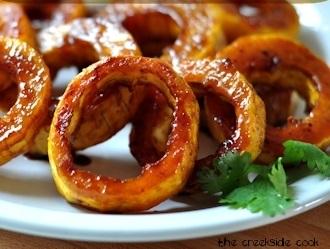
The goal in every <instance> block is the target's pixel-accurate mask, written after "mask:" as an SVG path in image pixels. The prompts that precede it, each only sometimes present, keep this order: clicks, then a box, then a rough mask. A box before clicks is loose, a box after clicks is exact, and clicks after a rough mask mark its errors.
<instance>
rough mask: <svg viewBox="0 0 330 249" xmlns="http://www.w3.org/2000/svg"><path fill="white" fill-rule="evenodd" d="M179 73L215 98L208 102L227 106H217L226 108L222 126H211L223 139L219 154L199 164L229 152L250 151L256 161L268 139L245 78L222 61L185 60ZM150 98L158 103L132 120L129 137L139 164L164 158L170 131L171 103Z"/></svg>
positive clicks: (254, 95) (258, 106)
mask: <svg viewBox="0 0 330 249" xmlns="http://www.w3.org/2000/svg"><path fill="white" fill-rule="evenodd" d="M177 70H178V72H179V74H180V75H182V77H183V78H184V79H185V80H186V81H187V82H188V84H189V85H190V87H191V88H192V89H198V94H199V95H200V96H204V98H205V96H209V97H212V98H209V100H213V98H216V100H217V102H216V104H218V103H219V101H218V99H219V100H220V101H221V102H220V103H221V104H223V103H224V104H223V105H222V106H216V107H215V108H216V110H219V109H221V108H223V110H222V112H220V113H221V114H226V116H225V117H219V120H220V118H222V119H223V123H222V124H221V126H220V127H218V126H214V127H210V129H211V130H210V131H211V132H216V133H217V134H218V133H221V135H223V139H221V140H220V139H219V140H218V141H219V143H220V145H219V148H218V150H217V151H216V153H214V154H213V155H210V156H208V157H207V158H204V159H202V160H200V161H199V162H197V165H199V166H209V165H210V164H211V163H212V161H213V159H214V158H215V157H217V156H220V155H222V154H224V153H226V152H228V151H238V152H249V153H251V156H252V158H253V159H254V158H256V157H257V156H258V155H259V154H260V152H261V149H262V147H263V141H264V137H265V129H266V125H265V107H264V104H263V102H262V100H261V99H260V98H259V96H258V95H257V93H256V92H255V90H254V88H253V87H252V85H251V84H250V83H249V82H248V81H247V80H246V79H245V77H244V76H243V75H242V74H241V73H239V72H238V71H237V70H236V69H235V67H234V66H233V65H232V64H231V62H230V61H226V60H220V59H218V60H207V59H205V60H197V61H189V60H187V61H182V62H181V64H180V68H177ZM195 94H196V93H195ZM149 98H153V99H154V100H155V101H157V102H156V103H157V104H154V105H147V106H146V107H145V109H144V111H141V112H140V113H138V115H137V120H133V125H134V127H133V134H132V135H131V137H130V144H131V151H132V154H133V155H134V157H135V158H136V159H137V161H138V162H153V161H154V160H155V159H157V158H159V156H160V155H163V154H164V153H165V151H164V149H163V148H164V143H165V142H166V139H165V137H166V134H168V132H169V126H168V119H169V112H168V110H167V105H168V104H167V103H166V102H164V99H163V98H161V97H160V96H157V95H156V96H152V95H151V96H150V97H149ZM228 106H229V107H230V108H229V109H228ZM208 108H210V110H207V111H209V112H210V113H212V110H213V106H212V105H208ZM141 110H142V109H141ZM208 117H210V116H208ZM228 117H229V119H230V120H228ZM213 121H214V120H213ZM145 122H148V124H145ZM218 125H219V123H218ZM212 128H213V129H214V130H212ZM224 128H228V130H224ZM132 145H133V146H132Z"/></svg>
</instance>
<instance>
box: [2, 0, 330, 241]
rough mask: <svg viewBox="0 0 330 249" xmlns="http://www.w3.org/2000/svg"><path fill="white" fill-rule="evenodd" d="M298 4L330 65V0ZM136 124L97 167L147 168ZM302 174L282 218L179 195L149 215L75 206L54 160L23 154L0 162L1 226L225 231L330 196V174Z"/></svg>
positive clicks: (50, 231)
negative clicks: (133, 141) (135, 150)
mask: <svg viewBox="0 0 330 249" xmlns="http://www.w3.org/2000/svg"><path fill="white" fill-rule="evenodd" d="M296 7H297V10H298V12H299V15H300V18H301V25H302V31H301V39H302V40H303V42H304V43H305V44H306V45H307V46H309V47H310V48H311V49H312V50H313V51H314V52H315V53H317V54H318V55H319V56H321V57H323V58H324V59H326V60H327V62H328V63H330V36H329V33H330V17H329V14H328V13H329V11H330V3H329V2H323V3H320V4H313V5H310V4H308V5H307V4H301V5H296ZM59 82H61V80H59ZM57 86H59V84H57ZM129 128H130V127H129V126H127V127H125V129H123V130H122V131H121V132H120V133H119V134H117V135H116V136H115V137H114V138H113V139H111V140H110V141H109V142H106V143H104V144H101V145H98V146H95V147H93V148H90V149H88V150H86V151H84V152H82V153H83V154H86V155H89V156H91V157H92V159H93V162H92V165H91V166H88V169H89V170H95V171H97V172H98V173H103V174H109V175H115V176H117V177H127V176H135V175H137V174H138V173H139V170H138V168H136V166H135V162H134V159H133V158H132V156H131V155H130V153H129V150H128V133H129ZM201 143H203V146H202V148H203V149H204V150H205V151H207V150H208V149H209V148H212V147H213V146H214V145H213V144H212V142H211V141H209V140H208V139H207V138H206V137H202V138H201ZM205 151H204V152H205ZM204 152H203V151H202V152H201V153H202V154H203V153H204ZM105 155H106V156H105ZM86 169H87V168H86ZM123 172H125V175H122V173H123ZM299 174H300V175H302V176H301V178H299V180H296V181H293V183H292V186H293V189H294V191H295V192H296V196H297V203H296V206H295V208H294V209H292V210H290V211H288V212H287V214H286V215H282V216H276V217H274V218H269V217H265V216H263V215H261V214H259V213H257V214H252V213H250V212H249V211H247V210H232V209H229V208H228V207H215V206H213V205H214V204H212V203H210V202H209V201H207V200H205V198H204V197H203V196H193V197H176V198H174V199H172V200H168V201H166V202H164V203H162V204H161V205H159V206H157V207H155V208H153V209H152V210H149V211H148V212H147V213H143V214H131V215H113V214H97V213H93V212H90V211H88V210H85V209H83V208H80V207H77V206H73V205H70V204H68V203H67V202H66V201H65V200H64V199H63V198H62V197H61V196H59V194H58V193H57V191H56V189H55V186H54V183H53V180H52V177H51V175H50V168H49V165H48V163H47V162H43V161H33V160H29V159H27V158H25V157H18V158H16V159H14V160H12V161H11V162H9V163H8V164H7V165H5V166H4V167H1V168H0V228H3V229H7V230H12V231H17V232H23V233H27V234H33V235H39V236H47V237H54V238H60V239H75V240H88V241H111V242H133V241H136V242H137V241H163V240H177V239H188V238H198V237H204V236H211V235H218V234H223V233H229V232H234V231H239V230H243V229H248V228H253V227H257V226H261V225H265V224H269V223H273V222H276V221H279V220H282V219H286V218H288V217H291V216H294V215H297V214H299V213H301V212H304V211H306V210H308V209H311V208H313V207H316V206H318V205H320V204H322V203H324V202H326V201H328V200H330V180H327V179H322V178H321V177H320V176H317V175H308V174H304V173H303V172H302V173H301V172H300V173H299Z"/></svg>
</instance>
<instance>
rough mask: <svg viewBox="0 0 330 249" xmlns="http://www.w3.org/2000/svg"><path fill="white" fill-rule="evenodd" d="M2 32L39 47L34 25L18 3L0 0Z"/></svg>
mask: <svg viewBox="0 0 330 249" xmlns="http://www.w3.org/2000/svg"><path fill="white" fill-rule="evenodd" d="M0 34H1V35H3V36H8V37H11V38H17V39H20V40H23V41H25V42H27V43H28V44H29V45H30V46H32V47H34V48H37V47H38V46H37V42H36V36H35V32H34V30H33V28H32V25H31V23H30V21H29V19H28V17H27V16H26V14H25V13H24V10H23V9H22V7H21V6H20V5H18V4H15V3H8V2H2V1H1V2H0Z"/></svg>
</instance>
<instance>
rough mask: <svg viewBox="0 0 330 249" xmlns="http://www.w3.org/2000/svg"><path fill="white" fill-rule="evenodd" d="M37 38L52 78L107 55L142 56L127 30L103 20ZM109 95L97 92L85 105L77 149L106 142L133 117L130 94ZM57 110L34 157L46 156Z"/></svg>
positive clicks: (77, 23)
mask: <svg viewBox="0 0 330 249" xmlns="http://www.w3.org/2000/svg"><path fill="white" fill-rule="evenodd" d="M38 38H39V43H40V44H41V47H40V50H41V53H43V58H44V60H45V62H46V63H47V65H48V66H49V67H50V69H51V72H52V74H53V75H55V74H56V72H57V71H58V70H59V69H61V68H63V67H67V66H71V65H75V66H78V68H83V67H85V66H86V65H89V64H91V63H94V62H96V61H98V60H100V59H101V58H103V57H107V56H116V55H140V50H139V48H138V47H137V45H136V44H135V42H134V40H133V38H132V37H131V35H130V34H129V33H128V32H127V31H125V30H124V29H123V28H122V27H120V26H118V25H116V24H111V23H109V22H108V21H106V20H104V19H100V18H96V19H93V18H85V19H77V20H75V21H73V22H70V23H68V24H62V25H59V26H52V27H50V28H47V29H44V30H42V31H41V32H40V33H39V35H38ZM104 90H105V89H104ZM111 90H112V91H111ZM107 92H108V95H107V96H104V95H105V94H104V92H100V93H97V94H96V96H95V98H94V99H93V100H91V101H90V103H88V104H87V105H86V108H85V110H84V117H83V119H82V121H81V123H80V125H79V128H77V131H76V133H75V134H74V137H75V139H74V140H73V144H74V149H83V148H86V147H89V146H92V145H94V144H97V143H101V142H103V141H105V140H106V139H107V138H108V137H109V136H111V135H112V134H114V132H115V131H117V127H122V126H123V125H125V124H126V123H127V122H128V119H129V118H130V117H131V113H130V112H129V111H128V110H127V108H126V106H127V105H130V99H131V92H130V91H124V90H118V89H108V90H107ZM56 103H57V102H56ZM56 103H54V104H55V105H56ZM109 107H110V108H109ZM54 110H55V108H52V107H51V108H50V110H49V113H48V119H46V121H45V123H44V125H43V128H42V129H41V131H40V134H39V135H38V136H37V137H36V140H35V142H34V144H33V145H32V147H31V149H30V153H31V154H34V155H47V138H48V131H49V126H50V124H51V121H52V116H53V113H54ZM109 120H112V121H111V122H110V121H109ZM110 124H111V125H110Z"/></svg>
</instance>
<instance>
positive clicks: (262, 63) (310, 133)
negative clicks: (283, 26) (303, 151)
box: [218, 35, 330, 161]
mask: <svg viewBox="0 0 330 249" xmlns="http://www.w3.org/2000/svg"><path fill="white" fill-rule="evenodd" d="M218 56H219V57H222V58H229V59H230V60H231V61H232V62H233V64H234V65H235V66H236V67H237V68H238V70H239V71H240V72H241V73H242V74H244V75H245V76H246V77H247V79H248V80H249V81H250V82H252V83H254V84H258V85H259V84H264V85H269V86H272V85H273V86H280V87H284V88H289V89H295V90H296V91H297V92H298V93H299V94H300V95H301V96H303V97H304V98H305V99H306V101H307V104H308V107H309V109H310V110H311V111H310V113H309V115H308V116H307V117H306V118H304V119H295V118H293V117H288V119H287V122H286V124H285V125H283V126H281V127H272V126H268V127H267V131H266V140H265V147H264V151H263V152H264V153H263V156H262V158H261V160H262V161H270V160H272V159H273V158H274V156H280V155H281V154H282V145H281V144H282V143H283V142H284V141H286V140H289V139H293V140H299V141H304V142H308V143H312V144H315V145H317V146H320V147H324V146H327V145H329V141H330V130H329V129H328V126H329V121H330V112H329V110H330V102H329V94H330V70H329V68H328V66H327V65H326V63H325V62H323V61H322V60H321V59H319V58H317V57H316V56H315V55H314V54H313V53H312V52H311V51H310V50H308V49H307V48H305V47H304V46H303V45H301V44H299V43H296V42H294V41H292V40H290V39H288V38H285V37H281V36H276V35H263V36H260V35H255V36H250V37H245V38H241V39H238V40H237V41H236V42H234V43H233V44H232V45H230V46H228V47H226V48H225V49H224V50H222V51H221V52H220V53H219V55H218Z"/></svg>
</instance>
